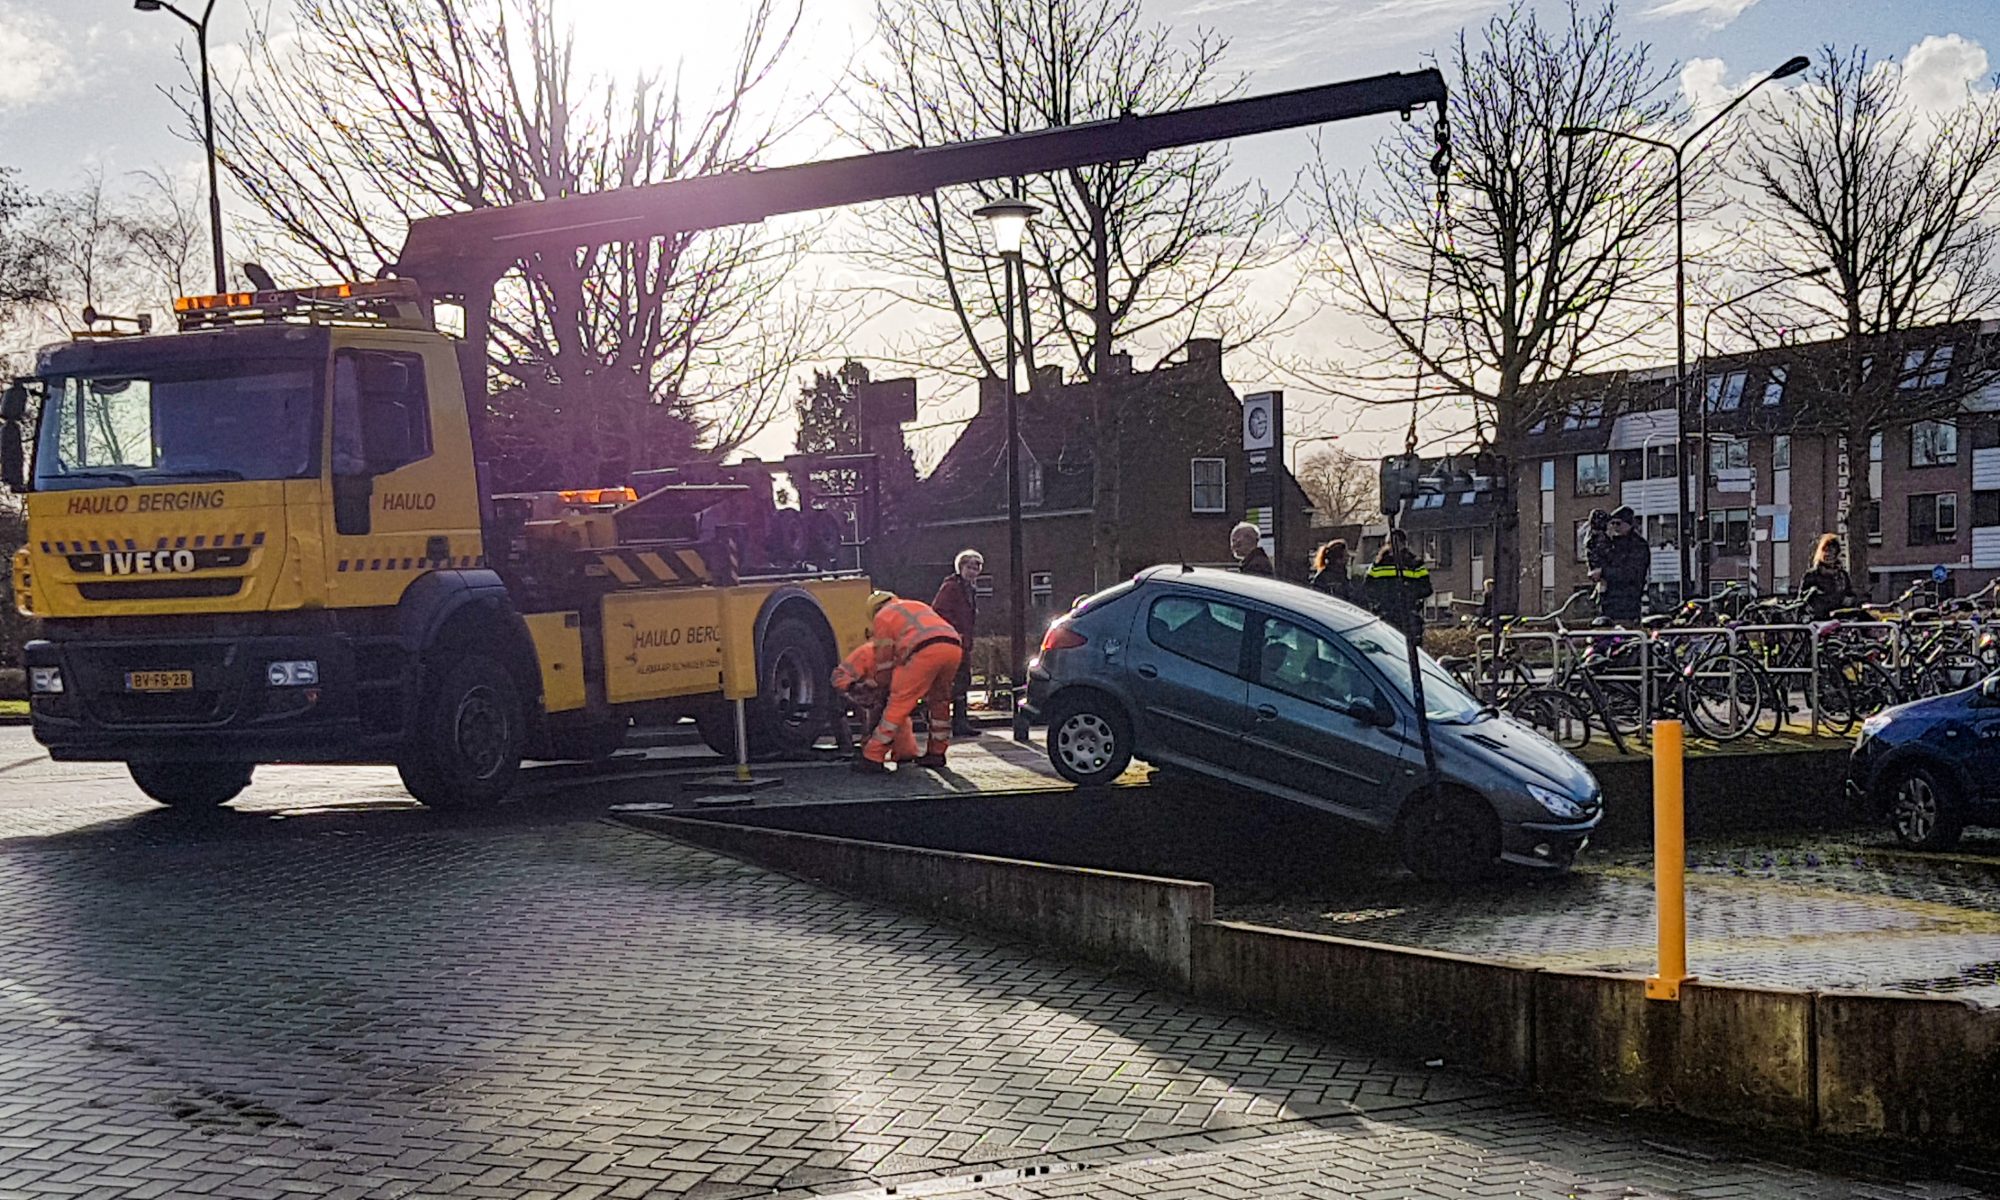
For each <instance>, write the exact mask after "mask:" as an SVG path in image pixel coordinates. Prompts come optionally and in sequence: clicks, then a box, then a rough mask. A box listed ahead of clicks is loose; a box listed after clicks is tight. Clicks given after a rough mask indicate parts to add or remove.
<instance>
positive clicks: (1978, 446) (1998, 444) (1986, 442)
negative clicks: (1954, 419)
mask: <svg viewBox="0 0 2000 1200" xmlns="http://www.w3.org/2000/svg"><path fill="white" fill-rule="evenodd" d="M1972 448H1973V449H1974V450H1994V449H2000V417H1991V416H1986V417H1974V418H1972Z"/></svg>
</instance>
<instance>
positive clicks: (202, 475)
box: [35, 359, 319, 489]
mask: <svg viewBox="0 0 2000 1200" xmlns="http://www.w3.org/2000/svg"><path fill="white" fill-rule="evenodd" d="M318 396H319V371H318V370H317V369H316V368H315V367H314V366H312V365H311V364H309V363H303V362H300V361H298V360H297V359H292V360H274V361H271V362H264V363H259V362H236V363H233V364H231V365H229V366H227V367H216V366H212V365H207V366H201V367H193V368H180V369H175V370H171V371H161V372H156V373H148V372H139V373H133V372H123V373H119V374H99V375H68V376H61V377H58V378H54V379H51V380H49V383H48V392H47V397H46V399H45V400H44V401H43V407H42V417H41V433H40V442H39V444H38V446H37V448H36V453H35V484H36V486H37V487H40V488H45V489H59V488H77V487H103V486H106V485H117V486H133V485H137V484H149V483H179V482H187V481H191V480H234V479H296V478H299V477H301V476H310V475H312V474H313V473H314V471H315V470H316V466H317V464H316V462H315V455H314V448H315V446H316V445H317V444H318V440H319V439H318V433H319V416H318V414H319V405H318Z"/></svg>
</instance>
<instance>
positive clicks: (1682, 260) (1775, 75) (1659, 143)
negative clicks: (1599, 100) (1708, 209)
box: [1556, 55, 1812, 600]
mask: <svg viewBox="0 0 2000 1200" xmlns="http://www.w3.org/2000/svg"><path fill="white" fill-rule="evenodd" d="M1811 65H1812V61H1811V60H1810V59H1808V58H1806V57H1805V56H1804V55H1798V56H1795V57H1793V58H1788V59H1786V60H1785V61H1784V62H1783V63H1782V64H1780V65H1779V66H1778V68H1777V69H1776V70H1774V71H1772V72H1771V73H1770V74H1769V75H1766V76H1764V77H1763V78H1762V79H1759V80H1758V81H1757V82H1755V83H1753V84H1751V85H1750V86H1749V87H1747V88H1745V89H1743V91H1742V92H1741V93H1739V94H1738V95H1737V97H1736V98H1735V99H1734V100H1731V101H1730V102H1729V103H1728V104H1725V105H1723V106H1722V111H1720V112H1718V113H1716V114H1715V115H1714V116H1712V117H1710V118H1709V119H1708V120H1706V121H1704V122H1702V123H1701V125H1700V126H1699V127H1697V128H1696V129H1695V131H1694V132H1693V133H1690V134H1688V135H1687V136H1686V137H1684V138H1682V139H1681V140H1680V141H1678V142H1668V141H1663V140H1661V139H1659V138H1650V137H1647V136H1645V135H1644V134H1639V133H1628V132H1626V131H1625V130H1622V129H1606V128H1603V127H1602V126H1597V125H1565V126H1563V127H1562V128H1560V129H1558V130H1556V136H1558V137H1564V138H1576V137H1582V136H1584V135H1585V134H1591V133H1601V134H1603V135H1604V136H1606V137H1612V138H1620V139H1623V140H1624V141H1628V142H1636V143H1638V144H1639V145H1642V146H1646V147H1649V148H1651V149H1655V150H1665V151H1666V152H1667V153H1668V154H1671V155H1672V156H1673V160H1674V416H1675V418H1676V420H1678V421H1679V422H1680V440H1679V445H1680V458H1681V460H1682V461H1681V462H1680V463H1679V464H1677V465H1678V467H1679V471H1680V510H1681V511H1680V518H1679V522H1678V523H1679V527H1680V533H1681V536H1680V554H1681V599H1682V600H1686V599H1687V581H1688V579H1689V577H1690V576H1692V575H1693V574H1694V571H1693V568H1692V563H1691V561H1690V559H1689V552H1690V551H1691V550H1692V549H1693V546H1692V543H1691V539H1690V538H1689V537H1688V515H1689V513H1690V511H1691V510H1692V508H1693V505H1692V497H1691V496H1690V495H1689V492H1688V471H1687V468H1688V463H1687V461H1686V459H1687V426H1688V419H1687V417H1688V410H1687V383H1688V379H1687V373H1688V369H1687V213H1686V207H1685V204H1684V200H1685V196H1686V169H1685V168H1686V165H1687V151H1688V147H1690V146H1692V145H1694V143H1695V142H1696V141H1698V140H1699V139H1700V138H1701V135H1702V134H1705V133H1707V132H1708V131H1709V130H1710V129H1713V128H1714V127H1715V126H1716V124H1717V123H1718V122H1720V121H1721V120H1722V119H1723V118H1724V117H1726V116H1728V115H1729V114H1730V113H1731V112H1733V111H1735V109H1736V106H1737V105H1739V104H1741V103H1743V102H1744V101H1745V100H1748V99H1749V98H1750V96H1751V93H1753V92H1755V91H1756V90H1757V89H1758V88H1760V87H1763V86H1764V85H1765V84H1767V83H1769V82H1771V81H1772V80H1774V79H1786V78H1789V77H1790V76H1793V75H1797V74H1798V73H1799V72H1801V71H1803V70H1805V69H1806V68H1807V67H1810V66H1811ZM1704 452H1705V450H1704ZM1702 469H1703V471H1704V472H1705V471H1706V470H1707V468H1706V466H1705V465H1704V466H1703V468H1702ZM1704 478H1706V476H1705V475H1704Z"/></svg>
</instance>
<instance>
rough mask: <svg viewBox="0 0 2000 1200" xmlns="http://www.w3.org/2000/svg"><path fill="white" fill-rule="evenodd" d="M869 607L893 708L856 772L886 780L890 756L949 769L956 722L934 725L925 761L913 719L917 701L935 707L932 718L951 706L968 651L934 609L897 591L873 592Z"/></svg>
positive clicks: (863, 751) (885, 714) (871, 739)
mask: <svg viewBox="0 0 2000 1200" xmlns="http://www.w3.org/2000/svg"><path fill="white" fill-rule="evenodd" d="M868 607H869V609H870V611H871V612H872V613H873V614H874V625H873V627H872V628H871V630H870V633H871V635H872V640H873V642H874V645H875V662H874V666H875V670H876V671H877V672H880V671H882V670H884V669H887V671H888V672H889V703H888V705H887V706H886V707H884V708H883V710H882V723H881V724H879V725H877V726H876V727H875V732H874V734H873V735H871V736H870V737H869V739H868V744H867V745H866V746H864V747H862V749H861V757H860V758H857V759H855V760H854V769H855V770H856V771H858V772H860V773H862V774H864V775H881V774H884V773H886V772H887V771H888V769H889V765H888V764H889V758H890V756H891V754H892V753H893V755H894V756H895V757H896V758H898V759H902V760H904V761H912V760H914V761H915V762H916V764H917V765H918V766H920V767H932V768H939V767H943V766H944V754H945V751H946V750H947V749H948V748H949V747H950V746H951V723H950V722H949V721H945V720H937V719H935V717H934V718H933V719H932V721H931V726H930V733H929V735H928V736H927V738H926V739H925V740H926V744H925V746H924V753H923V756H922V757H921V758H919V757H918V756H917V735H916V734H915V732H914V731H912V730H911V728H910V717H911V715H912V714H914V713H915V712H916V710H917V701H919V700H923V701H927V702H928V703H929V704H930V710H931V712H932V713H933V714H936V713H941V712H943V711H944V710H945V709H946V708H948V707H949V706H950V705H951V681H952V677H953V676H955V675H957V674H958V663H959V660H960V659H961V658H963V657H964V650H963V648H962V647H961V646H960V645H959V642H958V631H957V630H955V629H953V628H952V627H951V625H950V624H949V623H948V622H946V621H945V619H944V618H943V617H940V616H938V615H937V611H936V610H935V609H933V608H932V607H931V606H930V605H928V604H924V603H921V602H919V601H916V600H902V599H899V598H897V596H896V594H895V593H894V592H872V593H870V594H869V596H868Z"/></svg>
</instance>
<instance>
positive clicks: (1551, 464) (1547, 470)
mask: <svg viewBox="0 0 2000 1200" xmlns="http://www.w3.org/2000/svg"><path fill="white" fill-rule="evenodd" d="M1542 490H1543V491H1545V492H1553V491H1555V490H1556V462H1555V460H1554V459H1552V458H1550V459H1544V460H1543V461H1542Z"/></svg>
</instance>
